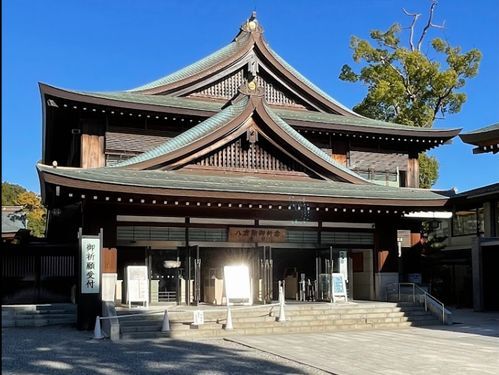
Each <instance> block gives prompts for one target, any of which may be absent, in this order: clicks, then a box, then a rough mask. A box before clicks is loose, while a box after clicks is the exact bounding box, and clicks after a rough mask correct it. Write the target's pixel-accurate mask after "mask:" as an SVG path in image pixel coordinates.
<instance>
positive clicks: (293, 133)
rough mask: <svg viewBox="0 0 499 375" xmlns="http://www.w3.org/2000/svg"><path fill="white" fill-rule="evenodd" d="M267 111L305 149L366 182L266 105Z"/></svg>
mask: <svg viewBox="0 0 499 375" xmlns="http://www.w3.org/2000/svg"><path fill="white" fill-rule="evenodd" d="M265 109H266V111H267V113H268V114H269V115H270V117H271V118H272V120H274V122H275V123H276V124H277V125H279V126H280V127H281V128H282V129H283V130H284V131H285V132H286V133H288V135H290V136H291V137H292V138H294V139H296V140H297V141H298V142H299V143H300V144H301V145H302V146H303V147H305V148H306V149H308V150H309V151H311V152H312V153H313V154H314V155H316V156H318V157H320V158H321V159H322V160H324V161H326V162H327V163H329V164H332V165H334V166H335V167H336V168H339V169H341V170H343V171H345V172H347V173H349V174H351V175H354V176H356V177H357V178H359V179H361V180H364V181H366V182H367V180H365V179H364V178H362V177H361V176H359V175H358V174H357V173H355V172H353V171H352V170H350V169H348V168H346V167H345V166H343V165H341V164H340V163H338V162H336V161H335V160H334V159H333V158H332V157H331V156H329V155H328V154H327V153H325V152H324V151H323V150H321V149H320V148H319V147H317V146H315V145H314V144H313V143H312V142H310V141H309V140H308V139H306V138H305V137H304V136H302V135H301V134H300V133H298V132H297V131H296V130H295V129H293V127H292V126H290V125H289V124H287V123H286V121H284V120H283V119H282V118H280V117H279V116H278V115H277V114H276V113H275V112H274V111H273V110H272V109H271V108H270V107H269V106H268V105H265Z"/></svg>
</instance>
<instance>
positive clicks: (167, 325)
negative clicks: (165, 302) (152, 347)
mask: <svg viewBox="0 0 499 375" xmlns="http://www.w3.org/2000/svg"><path fill="white" fill-rule="evenodd" d="M169 331H170V320H168V310H166V309H165V315H163V325H162V326H161V332H169Z"/></svg>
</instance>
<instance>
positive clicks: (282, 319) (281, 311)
mask: <svg viewBox="0 0 499 375" xmlns="http://www.w3.org/2000/svg"><path fill="white" fill-rule="evenodd" d="M277 320H278V321H279V322H285V321H286V315H285V314H284V292H283V290H282V285H279V318H278V319H277Z"/></svg>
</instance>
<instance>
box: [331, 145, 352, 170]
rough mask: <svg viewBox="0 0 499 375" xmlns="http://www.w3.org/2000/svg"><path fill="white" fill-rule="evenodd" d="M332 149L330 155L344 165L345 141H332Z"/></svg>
mask: <svg viewBox="0 0 499 375" xmlns="http://www.w3.org/2000/svg"><path fill="white" fill-rule="evenodd" d="M332 149H333V151H332V154H331V157H332V158H333V160H334V161H336V162H337V163H339V164H341V165H344V166H345V167H346V166H347V163H348V147H347V144H346V143H345V142H338V141H333V142H332Z"/></svg>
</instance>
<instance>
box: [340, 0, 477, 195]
mask: <svg viewBox="0 0 499 375" xmlns="http://www.w3.org/2000/svg"><path fill="white" fill-rule="evenodd" d="M436 5H437V1H436V0H433V1H432V2H431V6H430V10H429V15H428V20H427V22H426V24H425V25H424V26H423V28H422V29H421V30H420V31H419V37H417V38H416V34H417V30H416V25H417V21H418V19H419V17H420V16H421V14H420V13H409V12H407V11H406V10H405V9H404V12H405V14H406V15H407V16H410V17H412V23H411V25H410V27H409V28H408V29H409V38H408V45H407V46H404V45H403V44H402V43H401V41H400V34H401V31H402V27H401V25H400V24H398V23H395V24H393V25H392V26H390V28H389V29H388V30H387V31H380V30H374V31H371V33H370V37H371V39H372V40H373V41H374V45H373V44H371V43H370V42H369V41H367V40H363V39H360V38H358V37H356V36H354V37H352V39H351V41H350V46H351V48H352V49H353V60H354V61H355V62H356V63H364V66H363V67H362V68H361V69H360V72H359V73H355V72H354V71H353V69H352V68H351V67H350V66H349V65H344V66H343V67H342V70H341V74H340V79H342V80H344V81H350V82H358V81H360V82H362V83H364V84H365V85H366V86H367V89H368V90H367V95H366V97H365V98H364V99H363V100H362V102H360V103H359V104H358V105H356V106H355V107H354V108H353V109H354V111H356V112H357V113H359V114H362V115H364V116H367V117H371V118H375V119H379V120H384V121H390V122H396V123H400V124H405V125H411V126H419V127H431V126H432V125H433V122H434V121H435V120H436V119H440V118H445V116H446V115H447V114H452V113H458V112H459V111H460V110H461V107H462V105H463V103H464V102H465V101H466V94H465V93H463V92H461V91H459V90H460V89H461V88H462V87H464V85H465V82H466V79H468V78H472V77H474V76H476V74H477V73H478V67H479V65H480V60H481V57H482V55H481V53H480V51H479V50H477V49H471V50H470V51H468V52H462V51H461V48H460V47H453V46H451V45H450V44H449V43H448V42H447V41H445V40H443V39H440V38H434V39H432V40H431V42H430V45H431V48H429V51H428V52H424V51H423V50H422V48H423V45H424V42H425V39H426V37H427V35H428V31H429V30H430V29H431V28H443V25H436V24H434V23H433V14H434V10H435V7H436ZM425 47H426V46H425ZM434 55H435V57H436V58H433V56H434ZM419 160H420V162H421V167H420V186H421V187H427V188H429V187H431V186H432V185H433V184H434V183H435V181H436V179H437V177H438V162H437V161H436V159H435V158H430V157H428V156H426V155H425V156H422V157H420V158H419Z"/></svg>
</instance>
